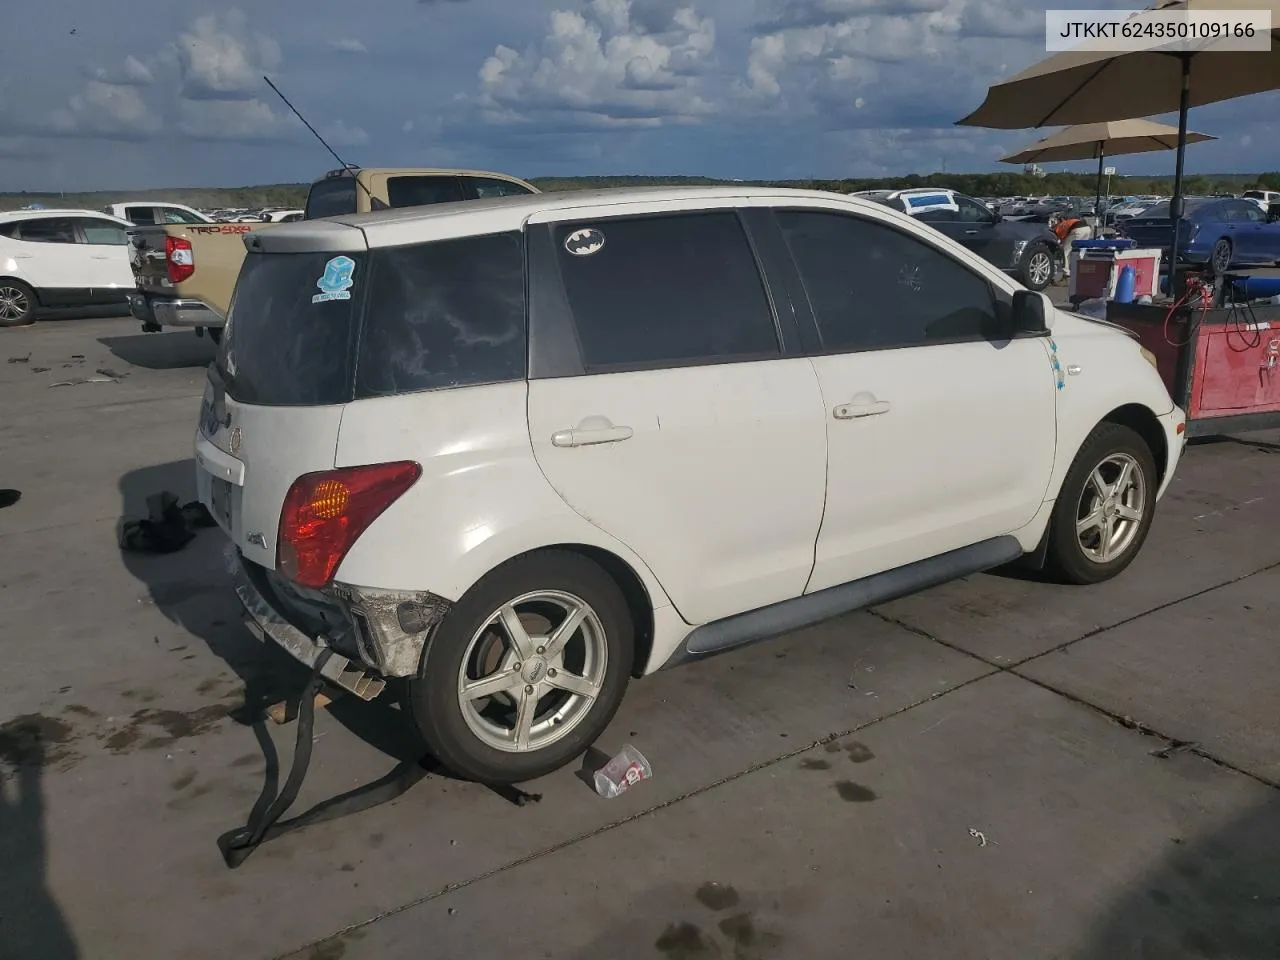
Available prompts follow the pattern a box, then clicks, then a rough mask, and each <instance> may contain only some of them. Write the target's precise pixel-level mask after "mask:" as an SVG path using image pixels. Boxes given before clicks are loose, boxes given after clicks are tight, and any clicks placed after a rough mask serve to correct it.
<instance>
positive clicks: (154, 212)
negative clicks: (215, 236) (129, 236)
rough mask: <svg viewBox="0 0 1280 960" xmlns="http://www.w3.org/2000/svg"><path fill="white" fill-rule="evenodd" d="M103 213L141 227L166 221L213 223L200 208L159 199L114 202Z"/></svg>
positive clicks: (161, 223) (162, 223) (161, 224)
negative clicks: (196, 208)
mask: <svg viewBox="0 0 1280 960" xmlns="http://www.w3.org/2000/svg"><path fill="white" fill-rule="evenodd" d="M102 212H103V213H106V214H109V215H110V216H113V217H119V218H120V219H122V220H128V221H129V222H130V223H132V224H135V225H136V226H139V227H151V226H156V225H157V224H158V225H160V226H163V225H164V224H166V223H213V218H212V217H207V216H205V215H204V214H203V213H201V212H200V211H199V210H193V209H192V208H191V207H188V206H186V205H184V204H181V203H166V202H162V201H159V200H133V201H129V202H126V203H112V204H108V205H107V206H106V207H104V208H103V211H102Z"/></svg>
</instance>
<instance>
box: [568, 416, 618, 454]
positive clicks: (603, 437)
mask: <svg viewBox="0 0 1280 960" xmlns="http://www.w3.org/2000/svg"><path fill="white" fill-rule="evenodd" d="M634 434H635V431H634V430H632V429H631V428H630V427H615V426H614V425H613V424H612V423H610V422H609V420H608V419H606V418H605V417H588V418H587V419H585V420H583V421H582V422H581V423H580V424H578V425H577V426H576V427H574V428H573V429H572V430H557V431H556V432H555V433H553V434H552V435H551V445H552V446H553V447H589V446H592V445H594V444H597V443H618V442H619V441H622V440H630V439H631V437H632V436H633V435H634Z"/></svg>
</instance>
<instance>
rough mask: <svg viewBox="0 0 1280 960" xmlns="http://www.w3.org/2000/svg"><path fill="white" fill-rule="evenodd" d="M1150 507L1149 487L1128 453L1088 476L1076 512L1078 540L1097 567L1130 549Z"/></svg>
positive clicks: (1111, 459)
mask: <svg viewBox="0 0 1280 960" xmlns="http://www.w3.org/2000/svg"><path fill="white" fill-rule="evenodd" d="M1146 505H1147V484H1146V478H1145V477H1144V476H1143V474H1142V467H1141V466H1139V464H1138V461H1137V460H1136V459H1135V458H1134V457H1133V456H1132V455H1131V454H1128V453H1116V454H1113V455H1112V456H1109V457H1107V458H1106V459H1105V460H1103V461H1102V462H1101V463H1100V464H1098V465H1097V466H1096V467H1094V468H1093V470H1092V471H1091V472H1090V473H1089V479H1088V480H1087V481H1085V485H1084V491H1083V492H1082V493H1081V494H1080V502H1079V505H1078V506H1077V508H1076V537H1077V539H1078V540H1079V543H1080V549H1081V551H1082V552H1083V553H1084V555H1085V556H1086V557H1088V558H1089V559H1090V560H1092V561H1093V562H1094V563H1099V564H1104V563H1110V562H1111V561H1112V560H1114V559H1115V558H1116V557H1118V556H1121V555H1122V554H1123V553H1124V552H1125V551H1126V550H1128V549H1129V547H1130V545H1131V544H1132V543H1133V540H1134V538H1135V537H1136V536H1137V535H1138V530H1139V528H1140V527H1141V525H1142V518H1143V515H1144V513H1145V510H1146Z"/></svg>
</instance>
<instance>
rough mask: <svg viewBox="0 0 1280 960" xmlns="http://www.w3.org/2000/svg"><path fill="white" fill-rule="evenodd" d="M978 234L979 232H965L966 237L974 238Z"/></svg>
mask: <svg viewBox="0 0 1280 960" xmlns="http://www.w3.org/2000/svg"><path fill="white" fill-rule="evenodd" d="M977 232H978V231H977V230H966V231H965V232H964V235H965V236H966V237H972V236H974V235H975V234H977Z"/></svg>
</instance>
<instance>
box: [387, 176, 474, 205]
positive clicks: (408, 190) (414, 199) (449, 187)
mask: <svg viewBox="0 0 1280 960" xmlns="http://www.w3.org/2000/svg"><path fill="white" fill-rule="evenodd" d="M461 199H462V182H461V181H460V180H459V179H458V178H457V177H389V178H388V179H387V200H388V201H390V203H391V206H392V207H424V206H428V205H430V204H433V203H453V202H455V201H458V200H461Z"/></svg>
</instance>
